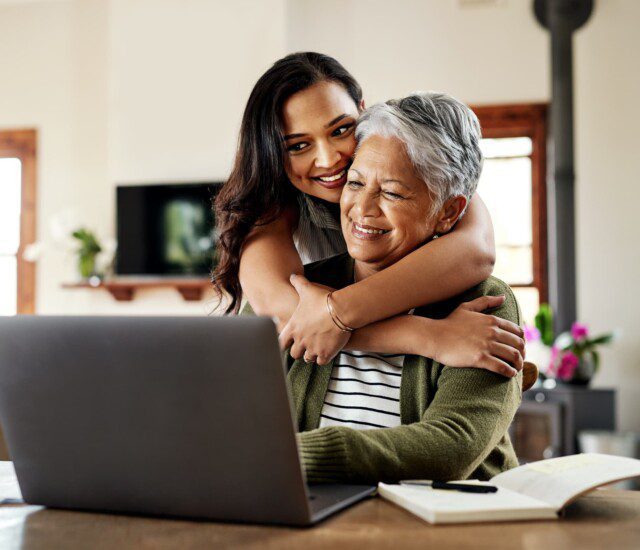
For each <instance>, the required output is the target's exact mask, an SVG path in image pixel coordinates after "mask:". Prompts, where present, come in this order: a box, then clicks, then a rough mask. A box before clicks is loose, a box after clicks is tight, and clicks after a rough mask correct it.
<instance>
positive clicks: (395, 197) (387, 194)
mask: <svg viewBox="0 0 640 550" xmlns="http://www.w3.org/2000/svg"><path fill="white" fill-rule="evenodd" d="M384 196H385V197H388V198H390V199H393V200H401V199H404V197H403V196H402V195H398V193H392V192H391V191H385V192H384Z"/></svg>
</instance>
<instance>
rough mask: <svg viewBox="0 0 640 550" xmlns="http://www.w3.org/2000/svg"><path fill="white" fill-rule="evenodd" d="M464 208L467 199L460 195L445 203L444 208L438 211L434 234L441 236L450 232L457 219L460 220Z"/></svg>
mask: <svg viewBox="0 0 640 550" xmlns="http://www.w3.org/2000/svg"><path fill="white" fill-rule="evenodd" d="M466 206H467V199H466V198H465V197H463V196H462V195H460V196H458V197H453V198H452V199H449V200H448V201H447V202H445V203H444V206H443V207H442V208H441V209H440V213H439V215H438V221H437V222H436V234H438V235H442V234H444V233H448V232H449V231H451V228H452V227H453V226H454V225H455V223H456V222H457V221H458V218H460V215H461V214H462V213H463V212H464V209H465V208H466Z"/></svg>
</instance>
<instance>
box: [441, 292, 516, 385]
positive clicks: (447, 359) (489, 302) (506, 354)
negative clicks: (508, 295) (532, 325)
mask: <svg viewBox="0 0 640 550" xmlns="http://www.w3.org/2000/svg"><path fill="white" fill-rule="evenodd" d="M504 300H505V297H504V296H483V297H481V298H477V299H475V300H473V301H471V302H465V303H464V304H461V305H460V306H458V307H457V308H456V309H455V310H454V311H453V312H452V313H451V314H450V315H449V316H448V317H446V318H445V319H442V320H441V321H438V326H439V330H438V332H437V335H436V347H435V352H436V353H435V356H434V357H433V358H434V359H435V360H436V361H438V362H439V363H442V364H444V365H448V366H451V367H477V368H481V369H486V370H490V371H492V372H495V373H498V374H502V375H503V376H508V377H512V376H515V375H516V374H518V371H520V370H521V369H522V366H523V362H524V355H525V351H524V339H523V336H524V332H523V331H522V329H521V328H520V327H519V326H518V325H516V324H515V323H512V322H510V321H507V320H506V319H501V318H499V317H495V316H494V315H487V314H485V313H482V312H483V311H485V310H487V309H492V308H496V307H498V306H501V305H502V304H503V302H504Z"/></svg>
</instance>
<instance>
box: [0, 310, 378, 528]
mask: <svg viewBox="0 0 640 550" xmlns="http://www.w3.org/2000/svg"><path fill="white" fill-rule="evenodd" d="M0 422H1V423H2V427H3V430H4V433H5V438H6V441H7V444H8V448H9V453H10V455H11V458H12V460H13V462H14V465H15V470H16V474H17V477H18V482H19V484H20V488H21V490H22V494H23V498H24V500H25V501H26V502H28V503H30V504H40V505H44V506H50V507H55V508H68V509H75V510H92V511H108V512H118V513H131V514H143V515H153V516H170V517H179V518H192V519H205V520H216V521H241V522H252V523H253V522H255V523H273V524H286V525H311V524H313V523H315V522H318V521H320V520H322V519H324V518H326V517H327V516H329V515H330V514H332V513H334V512H337V511H338V510H341V509H343V508H345V507H347V506H349V505H350V504H353V503H355V502H357V501H359V500H361V499H363V498H365V497H367V496H369V495H371V494H372V493H373V492H374V490H375V487H371V486H362V485H355V486H354V485H316V486H307V485H306V483H305V479H304V475H303V471H302V468H301V464H300V460H299V456H298V449H297V445H296V437H295V433H296V427H295V422H294V416H293V409H292V405H291V399H290V396H289V394H288V390H287V384H286V372H285V368H284V366H283V362H282V354H281V351H280V349H279V347H278V340H277V335H276V329H275V326H274V324H273V322H272V321H271V320H270V319H268V318H264V317H211V318H206V317H48V316H22V317H21V316H18V317H13V318H0Z"/></svg>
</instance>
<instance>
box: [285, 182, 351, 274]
mask: <svg viewBox="0 0 640 550" xmlns="http://www.w3.org/2000/svg"><path fill="white" fill-rule="evenodd" d="M298 211H299V216H298V226H297V227H296V230H295V231H294V233H293V242H294V244H295V246H296V250H297V251H298V254H299V255H300V259H301V260H302V263H303V264H308V263H311V262H317V261H319V260H325V259H327V258H330V257H331V256H337V255H338V254H342V253H343V252H346V251H347V245H346V243H345V242H344V237H343V236H342V229H341V228H340V219H339V217H338V216H339V214H338V213H337V212H336V213H333V212H332V211H331V210H330V207H329V206H328V203H326V202H325V201H322V200H320V199H316V198H314V197H310V196H309V195H306V194H304V193H299V194H298Z"/></svg>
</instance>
